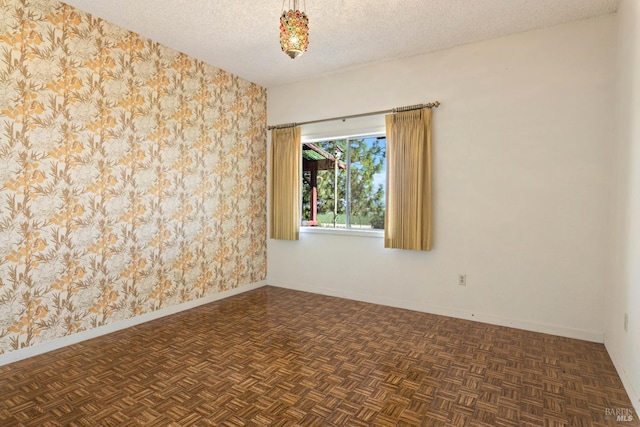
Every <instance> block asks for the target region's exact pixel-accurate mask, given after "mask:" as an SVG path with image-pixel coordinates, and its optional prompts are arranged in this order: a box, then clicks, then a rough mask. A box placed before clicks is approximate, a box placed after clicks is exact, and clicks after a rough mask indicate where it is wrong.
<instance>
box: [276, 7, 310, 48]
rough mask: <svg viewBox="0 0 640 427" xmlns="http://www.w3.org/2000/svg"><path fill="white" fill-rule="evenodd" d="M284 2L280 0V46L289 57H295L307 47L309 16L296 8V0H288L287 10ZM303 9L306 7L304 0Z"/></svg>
mask: <svg viewBox="0 0 640 427" xmlns="http://www.w3.org/2000/svg"><path fill="white" fill-rule="evenodd" d="M284 2H285V0H282V16H280V47H281V48H282V51H283V52H284V53H286V54H287V55H289V57H290V58H291V59H295V58H297V57H298V56H300V55H302V54H303V53H305V52H306V51H307V47H309V17H307V14H306V13H305V11H304V10H303V11H300V9H299V8H298V0H293V1H292V0H289V10H285V8H284ZM291 3H293V8H292V7H291ZM304 9H305V10H306V9H307V8H306V2H305V8H304Z"/></svg>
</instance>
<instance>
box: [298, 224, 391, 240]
mask: <svg viewBox="0 0 640 427" xmlns="http://www.w3.org/2000/svg"><path fill="white" fill-rule="evenodd" d="M300 233H308V234H333V235H338V236H351V237H375V238H378V239H382V238H384V231H383V230H356V229H353V228H350V229H344V228H322V227H300Z"/></svg>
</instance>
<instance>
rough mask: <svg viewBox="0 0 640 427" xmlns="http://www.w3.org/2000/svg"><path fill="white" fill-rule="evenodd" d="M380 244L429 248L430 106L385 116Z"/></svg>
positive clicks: (399, 247) (422, 249)
mask: <svg viewBox="0 0 640 427" xmlns="http://www.w3.org/2000/svg"><path fill="white" fill-rule="evenodd" d="M385 121H386V132H387V205H386V212H385V225H384V247H385V248H396V249H412V250H419V251H429V250H431V109H429V108H425V109H420V110H413V111H405V112H401V113H396V114H390V115H387V116H386V117H385Z"/></svg>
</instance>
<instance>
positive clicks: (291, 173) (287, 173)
mask: <svg viewBox="0 0 640 427" xmlns="http://www.w3.org/2000/svg"><path fill="white" fill-rule="evenodd" d="M301 158H302V143H301V141H300V127H290V128H284V129H273V130H272V131H271V187H270V189H271V223H270V228H271V233H270V236H271V238H272V239H278V240H298V239H299V237H300V236H299V234H300V209H301V204H300V203H301V201H300V179H301V178H300V177H301V175H300V174H301V172H300V163H301Z"/></svg>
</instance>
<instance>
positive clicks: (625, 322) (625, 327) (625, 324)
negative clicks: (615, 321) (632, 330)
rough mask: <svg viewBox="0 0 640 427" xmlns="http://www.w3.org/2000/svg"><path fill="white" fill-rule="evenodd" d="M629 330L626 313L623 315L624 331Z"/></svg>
mask: <svg viewBox="0 0 640 427" xmlns="http://www.w3.org/2000/svg"><path fill="white" fill-rule="evenodd" d="M628 330H629V315H628V314H627V313H625V314H624V331H625V332H627V331H628Z"/></svg>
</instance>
